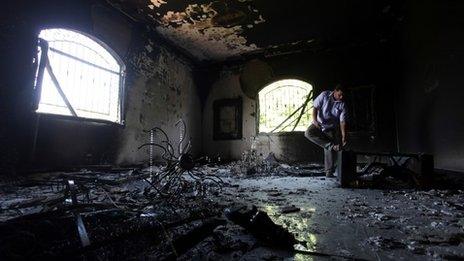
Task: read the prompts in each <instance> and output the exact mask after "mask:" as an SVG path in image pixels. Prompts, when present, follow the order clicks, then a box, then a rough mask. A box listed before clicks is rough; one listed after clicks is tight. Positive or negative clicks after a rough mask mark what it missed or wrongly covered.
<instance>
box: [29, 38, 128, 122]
mask: <svg viewBox="0 0 464 261" xmlns="http://www.w3.org/2000/svg"><path fill="white" fill-rule="evenodd" d="M39 38H40V39H43V40H45V42H46V43H48V48H47V50H44V47H43V45H41V47H42V48H41V52H42V54H43V53H44V52H45V53H46V55H45V58H44V59H43V60H45V61H41V62H43V63H44V64H46V65H45V69H44V71H43V78H42V77H39V76H38V77H37V79H40V78H42V82H41V84H40V83H36V86H41V90H40V91H39V95H40V102H39V104H38V109H37V112H39V113H49V114H60V115H69V116H75V117H79V118H91V119H100V120H106V121H111V122H117V123H121V101H122V99H121V94H122V87H123V80H124V65H123V63H122V62H121V61H120V59H119V58H118V57H117V56H116V55H114V54H113V53H112V51H111V50H110V49H109V48H108V47H107V46H105V45H104V44H103V43H101V42H100V41H98V40H97V39H94V38H92V37H89V36H88V35H84V34H82V33H79V32H76V31H72V30H65V29H46V30H42V31H41V32H40V35H39ZM43 56H44V55H42V57H43ZM47 57H48V58H47ZM47 61H48V62H47ZM39 71H40V70H39ZM36 81H38V80H36Z"/></svg>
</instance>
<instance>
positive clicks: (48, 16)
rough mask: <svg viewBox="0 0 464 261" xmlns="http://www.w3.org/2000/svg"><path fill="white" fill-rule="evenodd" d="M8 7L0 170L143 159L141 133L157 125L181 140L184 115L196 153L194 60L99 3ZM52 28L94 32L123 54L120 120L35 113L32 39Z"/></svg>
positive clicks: (0, 46) (4, 32) (144, 137)
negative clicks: (179, 122) (111, 121)
mask: <svg viewBox="0 0 464 261" xmlns="http://www.w3.org/2000/svg"><path fill="white" fill-rule="evenodd" d="M24 2H25V1H24ZM5 6H6V7H5V8H2V9H3V11H4V14H2V23H1V27H0V31H1V33H0V35H1V36H2V41H1V43H0V50H1V52H0V53H1V56H0V58H1V59H0V60H1V62H2V72H4V73H5V75H4V76H2V77H1V81H0V84H1V85H0V87H1V88H0V90H1V96H0V99H1V101H0V147H1V148H2V150H1V151H0V156H1V159H0V161H1V164H2V166H1V169H2V171H6V172H12V171H14V169H27V168H37V167H45V168H49V167H68V166H76V165H88V164H122V165H127V164H139V163H144V162H146V160H147V155H148V154H147V151H146V150H140V151H139V150H137V147H138V146H139V145H140V144H142V143H145V142H147V141H148V137H147V135H146V134H144V133H143V130H146V129H149V128H151V127H153V126H160V127H162V128H164V129H166V131H167V132H168V134H169V136H170V138H171V139H173V140H178V137H179V134H178V129H177V128H176V127H175V126H174V124H175V123H176V122H177V120H178V119H180V118H183V119H185V120H186V123H187V131H188V132H187V136H188V137H187V138H190V137H192V138H193V140H192V142H193V148H194V153H198V152H199V151H200V149H201V140H200V139H201V138H200V137H201V135H200V133H201V125H200V122H201V114H200V108H201V106H200V101H199V98H198V95H197V91H196V86H195V85H194V83H193V72H192V65H191V63H190V61H189V60H188V59H187V58H184V57H183V56H181V55H178V54H176V53H175V51H173V50H172V49H171V48H170V47H168V46H165V45H163V44H162V43H161V41H158V40H159V39H157V37H156V35H154V34H153V32H152V31H151V30H150V29H148V28H147V27H146V26H145V25H143V24H138V23H136V22H134V21H132V20H130V19H128V18H127V17H125V16H124V15H122V14H120V13H119V12H118V11H116V10H114V9H113V8H111V7H109V6H107V5H106V4H105V2H104V1H92V0H83V1H77V0H76V1H33V2H27V3H23V1H18V2H16V3H11V4H10V3H9V4H7V5H5ZM56 27H58V28H69V29H73V30H78V31H81V32H84V33H87V34H90V35H92V36H94V37H97V38H98V39H100V40H101V41H103V42H104V43H106V44H107V45H108V46H109V47H110V48H112V49H113V50H114V51H115V52H116V53H117V54H118V55H119V56H120V58H122V60H123V61H124V63H125V65H126V69H127V76H126V84H125V103H124V111H123V114H124V120H125V124H124V125H117V124H109V123H95V122H92V121H77V120H75V119H70V118H66V117H56V116H52V115H41V116H40V117H39V118H38V117H37V116H38V114H36V113H35V112H34V111H33V109H32V100H33V92H32V88H33V81H34V70H33V68H32V60H33V57H34V53H35V51H36V42H37V36H38V34H39V32H40V30H41V29H45V28H56ZM35 135H36V137H37V138H36V139H34V136H35ZM196 137H198V138H196ZM34 140H35V141H34ZM34 144H35V145H34ZM34 148H35V149H34ZM156 155H157V156H158V157H159V155H160V152H156Z"/></svg>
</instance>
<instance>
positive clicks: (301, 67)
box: [203, 43, 395, 162]
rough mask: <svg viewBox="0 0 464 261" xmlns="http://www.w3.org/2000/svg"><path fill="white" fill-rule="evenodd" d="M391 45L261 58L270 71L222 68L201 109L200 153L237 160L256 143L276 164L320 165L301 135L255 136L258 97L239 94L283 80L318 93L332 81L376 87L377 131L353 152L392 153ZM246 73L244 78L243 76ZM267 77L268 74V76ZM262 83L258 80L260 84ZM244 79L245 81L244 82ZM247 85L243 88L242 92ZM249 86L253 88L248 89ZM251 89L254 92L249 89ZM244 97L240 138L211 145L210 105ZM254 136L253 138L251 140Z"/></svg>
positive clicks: (355, 142) (354, 144) (357, 140)
mask: <svg viewBox="0 0 464 261" xmlns="http://www.w3.org/2000/svg"><path fill="white" fill-rule="evenodd" d="M389 53H390V46H389V45H387V44H385V45H382V44H377V43H375V44H373V45H369V46H365V47H346V48H341V49H338V50H327V51H322V52H320V53H312V52H307V53H298V54H293V55H285V56H279V57H273V58H263V59H262V63H265V64H267V66H268V67H269V68H270V70H266V69H263V66H261V65H260V66H256V67H259V69H256V70H255V71H254V75H255V76H254V77H251V78H250V77H248V76H249V75H253V70H252V69H251V73H250V72H249V70H250V69H249V66H248V63H245V64H239V65H235V66H231V67H224V68H223V70H222V72H221V73H220V75H219V76H218V77H217V80H216V81H215V82H214V83H213V84H212V87H211V89H210V92H209V95H208V98H207V99H206V103H205V107H204V110H203V129H204V132H203V148H204V152H205V153H206V154H207V155H211V156H214V155H217V154H219V155H221V156H223V157H225V158H229V159H239V158H240V157H241V154H242V152H243V151H244V150H247V149H250V148H251V145H252V141H253V140H256V143H257V144H258V147H259V151H260V153H262V154H263V155H264V156H266V155H267V154H268V153H269V152H273V153H275V154H276V157H277V158H278V159H279V160H282V161H287V162H294V161H311V162H320V161H321V160H322V150H321V149H320V148H318V147H316V146H314V145H313V144H311V143H310V142H309V141H307V140H306V139H305V138H304V135H303V133H302V132H294V133H286V134H274V135H271V136H265V135H261V134H260V135H257V133H256V118H255V117H256V97H254V99H252V98H249V97H247V95H245V93H244V92H243V89H245V90H246V92H247V93H249V91H250V89H254V90H255V93H257V91H259V90H260V89H261V88H263V87H264V86H265V85H266V84H267V83H270V82H272V81H275V80H279V79H284V78H297V79H301V80H304V81H307V82H309V83H310V84H311V85H312V86H313V88H314V89H315V92H316V93H319V92H320V91H322V90H325V89H330V88H331V87H333V86H334V84H335V83H336V82H339V81H340V82H344V83H345V84H347V85H348V86H358V85H371V84H373V85H375V86H377V98H376V101H375V106H376V107H375V110H376V112H377V117H378V118H379V119H382V120H380V121H378V122H377V128H378V131H377V133H376V135H375V137H374V139H371V138H370V137H368V136H360V137H352V138H351V148H352V149H356V150H374V151H393V150H394V148H395V143H394V140H395V139H394V138H395V120H394V119H395V115H394V106H393V99H394V91H393V87H392V86H393V85H392V84H391V60H390V55H389ZM245 73H246V76H247V77H242V78H241V76H243V75H244V74H245ZM269 73H270V74H269ZM260 78H261V79H260ZM244 79H246V82H244ZM244 85H246V88H242V87H243V86H244ZM250 85H251V86H250ZM253 86H254V88H253ZM237 96H241V97H243V139H242V140H230V141H215V140H213V128H212V126H213V107H212V106H213V105H212V104H213V102H214V101H215V100H217V99H223V98H235V97H237ZM255 137H256V138H255Z"/></svg>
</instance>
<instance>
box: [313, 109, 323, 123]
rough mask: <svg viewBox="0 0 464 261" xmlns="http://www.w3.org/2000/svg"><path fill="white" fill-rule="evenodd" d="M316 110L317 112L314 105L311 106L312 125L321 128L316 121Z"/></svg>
mask: <svg viewBox="0 0 464 261" xmlns="http://www.w3.org/2000/svg"><path fill="white" fill-rule="evenodd" d="M317 112H318V109H317V108H316V107H314V108H313V125H314V126H316V128H321V126H319V123H318V122H317Z"/></svg>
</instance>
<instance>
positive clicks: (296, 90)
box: [258, 79, 313, 132]
mask: <svg viewBox="0 0 464 261" xmlns="http://www.w3.org/2000/svg"><path fill="white" fill-rule="evenodd" d="M312 89H313V87H312V86H311V84H309V83H306V82H303V81H300V80H294V79H288V80H280V81H277V82H274V83H271V84H269V85H267V86H266V87H264V88H263V89H262V90H261V91H260V92H259V94H258V96H259V132H289V131H304V130H306V128H307V127H308V126H309V124H310V119H311V115H310V112H311V111H310V110H311V109H312V104H313V103H312V99H311V97H308V95H310V94H311V93H312V92H311V91H312ZM302 110H303V112H302Z"/></svg>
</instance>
